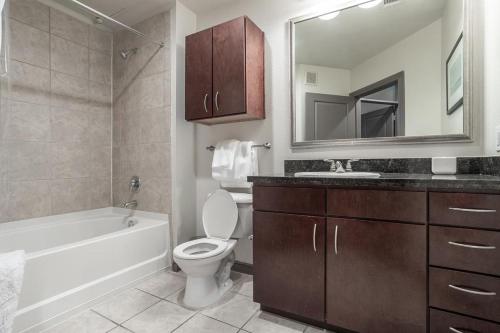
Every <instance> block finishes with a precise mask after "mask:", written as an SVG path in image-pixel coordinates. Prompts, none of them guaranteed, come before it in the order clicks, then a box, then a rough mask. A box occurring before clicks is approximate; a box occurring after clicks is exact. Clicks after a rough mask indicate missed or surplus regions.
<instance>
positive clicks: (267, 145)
mask: <svg viewBox="0 0 500 333" xmlns="http://www.w3.org/2000/svg"><path fill="white" fill-rule="evenodd" d="M252 148H266V149H271V143H270V142H266V143H264V144H261V145H253V146H252ZM206 149H207V150H210V151H214V150H215V146H207V147H206Z"/></svg>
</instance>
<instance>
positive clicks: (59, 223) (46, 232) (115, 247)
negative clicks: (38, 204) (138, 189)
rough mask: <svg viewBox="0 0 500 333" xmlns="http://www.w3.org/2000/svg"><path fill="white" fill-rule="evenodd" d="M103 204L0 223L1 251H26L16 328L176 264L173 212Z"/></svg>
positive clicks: (33, 325) (40, 326) (36, 326)
mask: <svg viewBox="0 0 500 333" xmlns="http://www.w3.org/2000/svg"><path fill="white" fill-rule="evenodd" d="M128 212H129V211H128V210H124V209H120V208H104V209H97V210H91V211H85V212H78V213H72V214H64V215H57V216H49V217H43V218H36V219H29V220H22V221H15V222H9V223H3V224H0V253H1V252H8V251H12V250H19V249H23V250H25V251H26V253H27V261H26V267H25V276H24V281H23V288H22V291H21V296H20V300H19V307H18V311H17V313H16V319H15V323H14V332H23V333H24V332H26V333H27V332H40V331H42V330H44V329H46V328H48V327H50V326H53V325H54V324H56V323H58V322H60V321H62V320H64V319H66V318H67V317H69V316H70V315H72V314H74V313H76V312H78V311H81V310H83V309H85V308H87V307H90V306H91V305H92V304H94V303H95V302H97V301H98V300H99V299H100V298H102V297H103V296H104V295H106V294H109V293H112V292H116V291H118V290H120V289H123V288H124V287H126V286H127V285H129V284H131V283H132V282H133V281H136V280H138V279H141V278H143V277H145V276H148V275H150V274H153V273H154V272H157V271H159V270H161V269H163V268H165V267H167V266H168V265H170V259H169V258H170V256H168V255H167V254H168V251H169V242H170V239H169V228H168V223H169V222H168V216H167V215H163V214H154V213H146V212H139V211H138V212H136V213H135V214H134V217H133V218H134V220H133V221H132V222H133V223H132V224H134V223H135V225H133V226H129V223H128V222H129V221H126V218H127V213H128Z"/></svg>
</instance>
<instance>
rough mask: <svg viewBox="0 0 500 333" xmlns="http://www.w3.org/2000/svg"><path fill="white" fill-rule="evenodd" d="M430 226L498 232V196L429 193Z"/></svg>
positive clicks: (499, 197)
mask: <svg viewBox="0 0 500 333" xmlns="http://www.w3.org/2000/svg"><path fill="white" fill-rule="evenodd" d="M429 219H430V223H431V224H448V225H455V226H464V227H473V228H489V229H498V230H500V195H494V194H471V193H438V192H431V193H429Z"/></svg>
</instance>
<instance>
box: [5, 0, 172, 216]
mask: <svg viewBox="0 0 500 333" xmlns="http://www.w3.org/2000/svg"><path fill="white" fill-rule="evenodd" d="M10 17H11V19H10V44H9V45H10V68H9V70H10V74H9V76H8V89H6V88H5V85H2V87H3V88H2V91H1V92H0V93H1V103H2V104H1V105H0V186H1V188H2V190H1V191H0V222H5V221H10V220H17V219H23V218H31V217H38V216H45V215H52V214H59V213H66V212H72V211H79V210H83V209H93V208H99V207H106V206H109V205H110V204H111V164H112V163H111V151H112V148H111V145H112V138H111V133H112V108H111V105H112V96H111V71H112V68H111V56H112V54H111V50H112V38H113V36H112V34H111V33H109V32H103V31H100V30H98V29H96V28H95V27H92V26H89V25H87V24H84V23H82V22H81V21H78V20H76V19H74V18H73V17H71V16H68V15H66V14H64V13H62V12H59V11H56V10H54V9H49V8H48V7H46V6H44V5H42V4H41V3H39V2H37V1H33V0H11V2H10ZM162 105H163V104H162ZM155 132H156V131H155Z"/></svg>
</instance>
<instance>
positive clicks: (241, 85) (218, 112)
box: [185, 16, 265, 124]
mask: <svg viewBox="0 0 500 333" xmlns="http://www.w3.org/2000/svg"><path fill="white" fill-rule="evenodd" d="M185 91H186V92H185V94H186V95H185V96H186V112H185V118H186V120H188V121H196V122H199V123H204V124H217V123H227V122H235V121H244V120H255V119H264V118H265V112H264V33H263V32H262V30H260V29H259V28H258V27H257V25H255V23H253V22H252V21H251V20H250V19H249V18H248V17H246V16H243V17H239V18H236V19H234V20H231V21H229V22H226V23H222V24H220V25H217V26H215V27H213V28H210V29H207V30H203V31H200V32H198V33H195V34H192V35H189V36H187V37H186V87H185Z"/></svg>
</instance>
